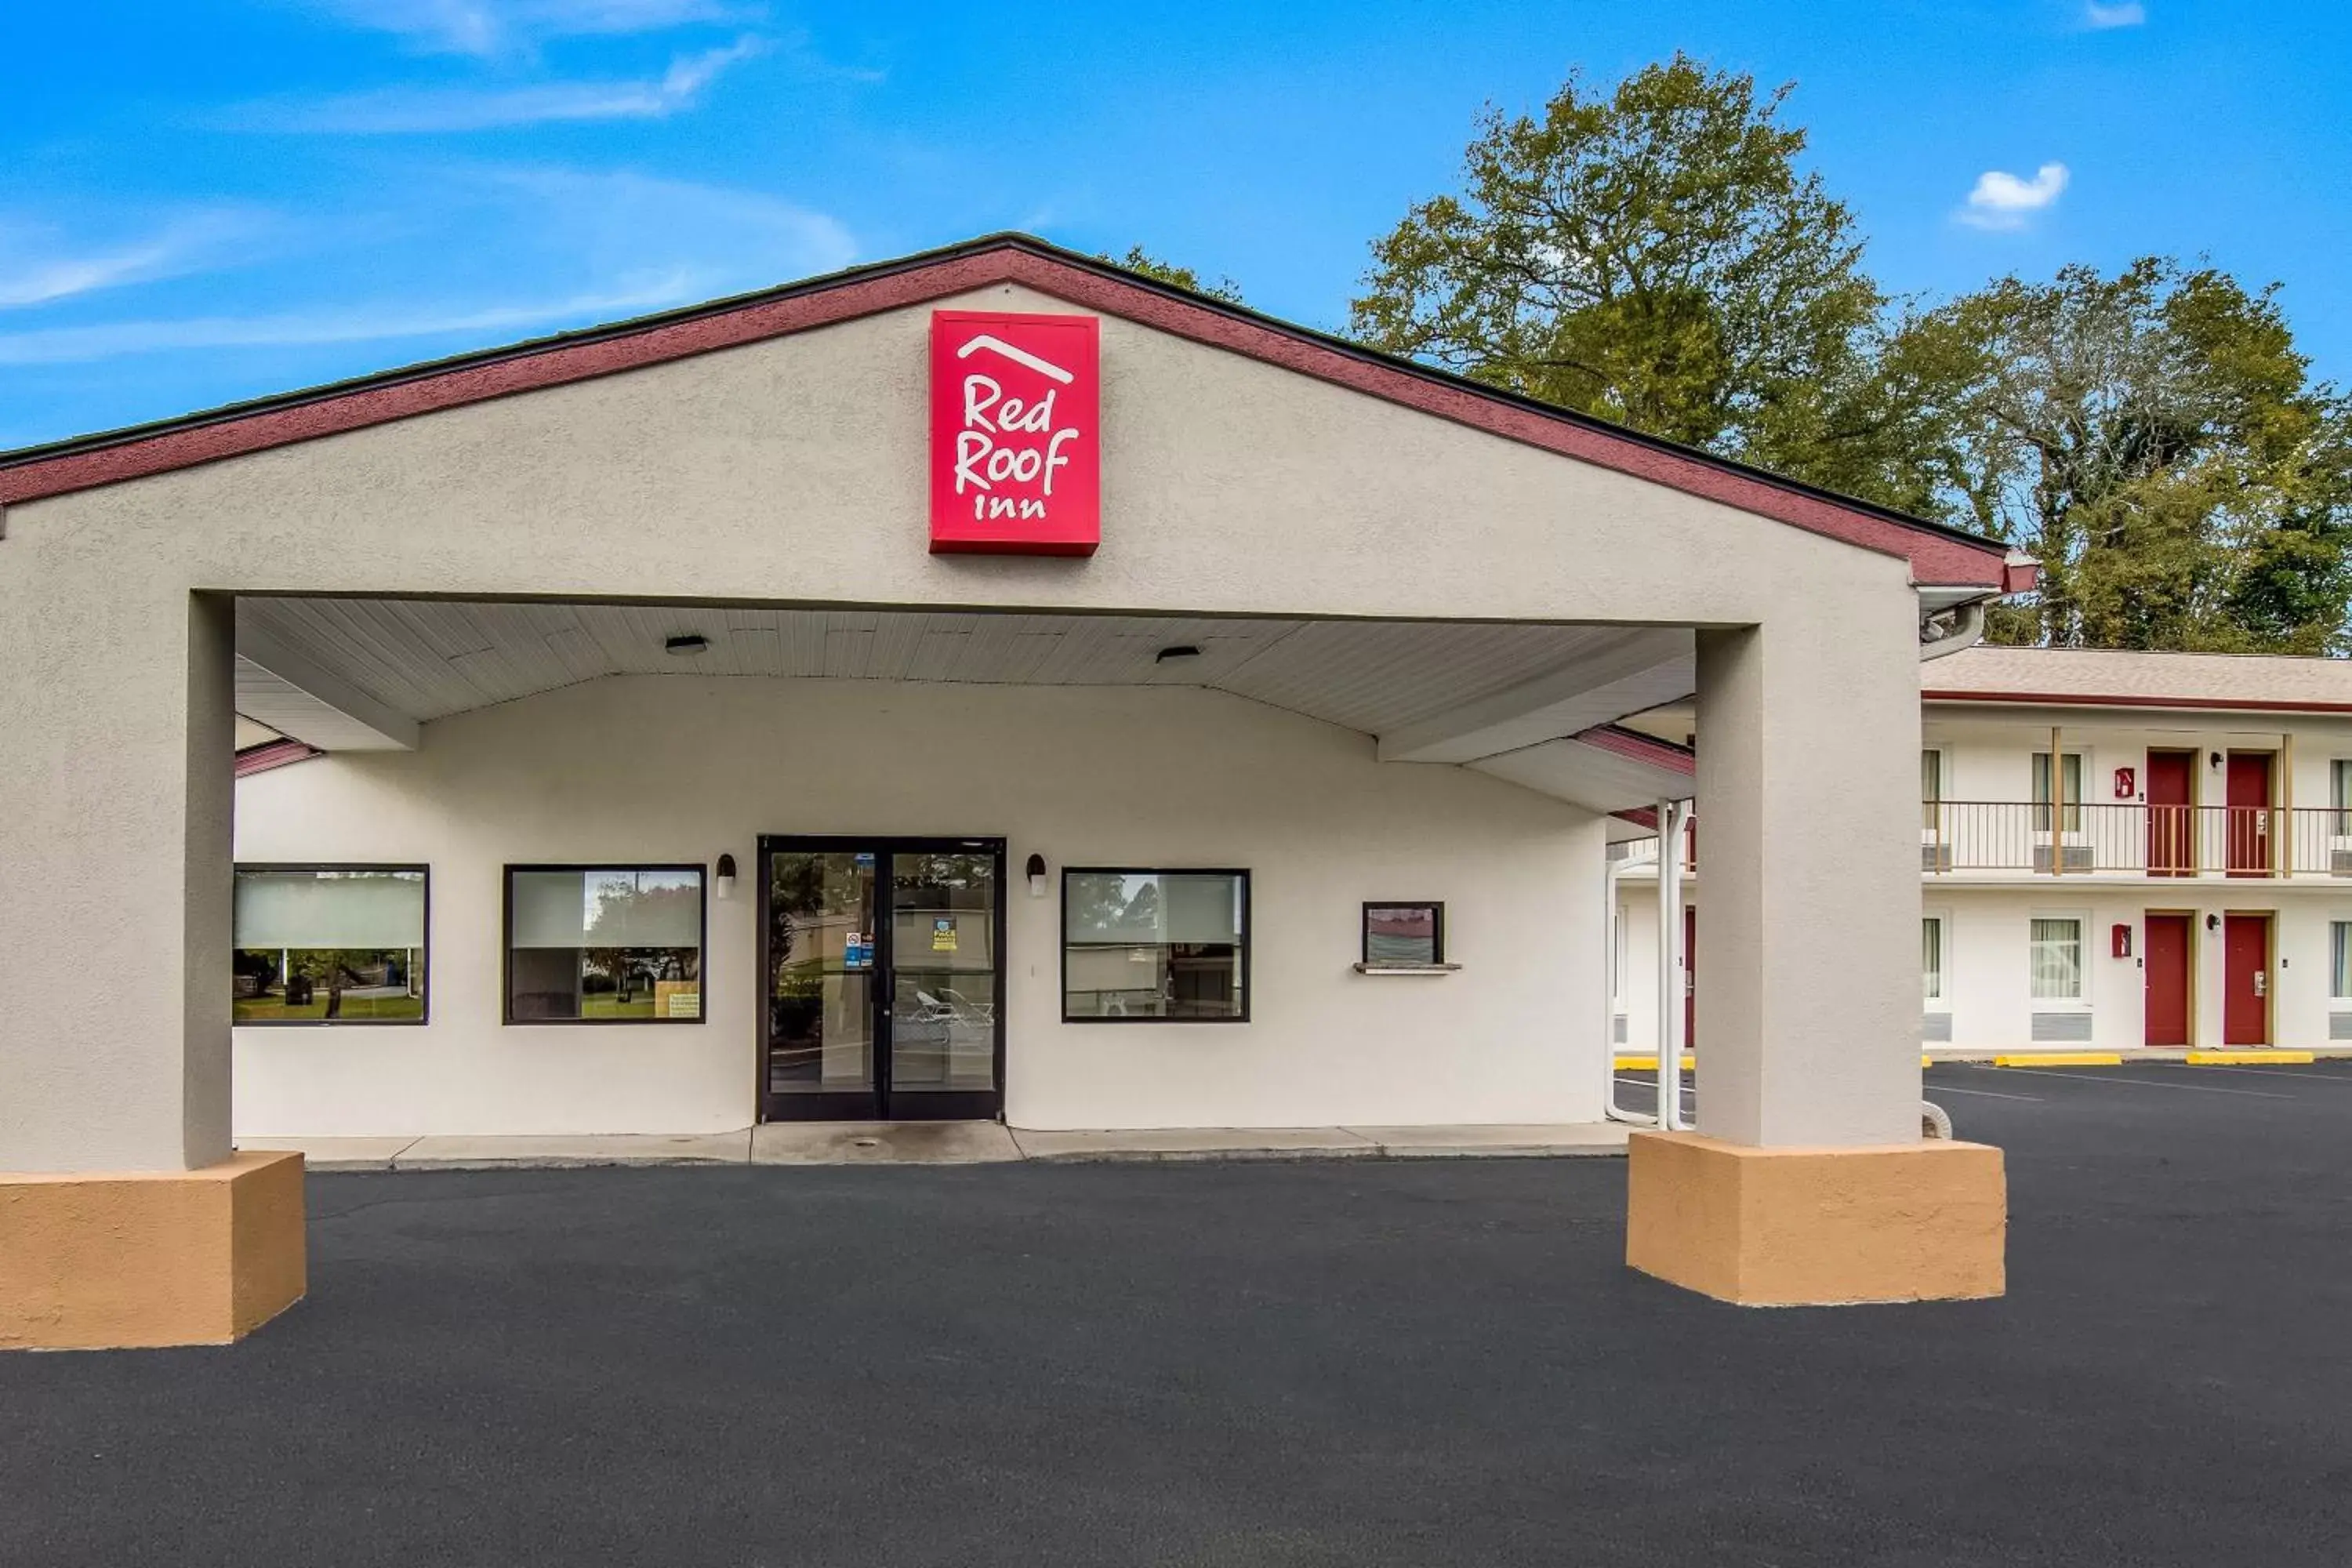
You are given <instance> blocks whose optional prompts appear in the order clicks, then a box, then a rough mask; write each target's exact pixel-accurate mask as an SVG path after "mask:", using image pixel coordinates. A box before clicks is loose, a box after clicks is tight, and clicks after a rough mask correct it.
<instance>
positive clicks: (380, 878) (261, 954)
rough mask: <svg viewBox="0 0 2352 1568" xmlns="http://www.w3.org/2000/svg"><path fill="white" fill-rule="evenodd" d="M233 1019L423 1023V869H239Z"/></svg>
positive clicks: (253, 1021) (232, 967)
mask: <svg viewBox="0 0 2352 1568" xmlns="http://www.w3.org/2000/svg"><path fill="white" fill-rule="evenodd" d="M232 918H233V925H232V928H231V929H232V931H233V933H234V934H233V936H232V939H231V940H232V942H233V945H234V951H233V952H231V954H230V958H229V968H230V975H231V980H230V987H231V989H230V1004H229V1016H230V1017H231V1018H232V1019H233V1020H234V1021H235V1022H236V1023H239V1024H421V1023H423V1022H425V868H424V867H422V866H239V867H238V868H236V905H235V914H234V916H233V917H232Z"/></svg>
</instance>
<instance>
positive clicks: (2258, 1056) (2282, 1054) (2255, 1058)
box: [2187, 1049, 2319, 1068]
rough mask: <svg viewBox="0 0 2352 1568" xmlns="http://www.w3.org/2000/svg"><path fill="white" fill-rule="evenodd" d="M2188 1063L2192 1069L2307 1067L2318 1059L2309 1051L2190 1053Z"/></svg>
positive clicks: (2265, 1050)
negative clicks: (2262, 1064) (2268, 1064)
mask: <svg viewBox="0 0 2352 1568" xmlns="http://www.w3.org/2000/svg"><path fill="white" fill-rule="evenodd" d="M2187 1059H2188V1062H2189V1066H2190V1067H2193V1068H2218V1067H2232V1066H2235V1065H2237V1064H2238V1063H2241V1062H2256V1063H2260V1062H2276V1063H2278V1064H2279V1065H2280V1066H2281V1067H2307V1066H2309V1065H2310V1064H2311V1063H2313V1062H2315V1061H2316V1060H2318V1059H2319V1058H2316V1057H2315V1056H2313V1055H2312V1054H2311V1053H2310V1052H2309V1051H2273V1050H2269V1049H2263V1050H2254V1051H2191V1052H2189V1056H2188V1058H2187Z"/></svg>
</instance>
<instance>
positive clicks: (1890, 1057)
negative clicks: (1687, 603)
mask: <svg viewBox="0 0 2352 1568" xmlns="http://www.w3.org/2000/svg"><path fill="white" fill-rule="evenodd" d="M1905 597H1906V599H1907V597H1908V595H1905ZM1892 610H1893V614H1891V615H1888V616H1884V617H1882V618H1883V619H1884V620H1885V623H1886V624H1885V625H1881V626H1851V625H1844V624H1832V623H1831V622H1830V621H1828V620H1827V619H1826V618H1824V619H1791V620H1790V621H1788V622H1784V623H1780V624H1776V625H1774V626H1769V627H1765V626H1748V627H1742V628H1739V629H1737V630H1732V631H1706V632H1701V633H1700V634H1699V636H1698V714H1699V718H1698V733H1699V737H1700V739H1699V746H1698V802H1699V821H1700V826H1699V841H1700V846H1701V851H1702V853H1703V854H1704V856H1705V858H1706V859H1705V865H1704V868H1703V869H1702V870H1701V872H1700V875H1701V877H1702V878H1703V879H1704V882H1705V886H1706V915H1705V916H1704V918H1703V919H1702V920H1701V921H1699V929H1698V963H1697V966H1696V973H1697V979H1698V997H1697V1012H1698V1016H1700V1017H1701V1018H1703V1019H1705V1020H1706V1023H1705V1024H1704V1026H1702V1027H1703V1029H1704V1035H1703V1037H1704V1039H1705V1040H1706V1092H1705V1093H1704V1094H1702V1095H1701V1096H1700V1100H1699V1131H1702V1132H1706V1133H1708V1134H1710V1135H1712V1136H1714V1137H1717V1138H1721V1139H1724V1140H1726V1141H1727V1142H1734V1143H1750V1144H1757V1145H1761V1146H1767V1147H1769V1146H1780V1145H1787V1146H1793V1145H1803V1144H1821V1145H1831V1144H1853V1143H1887V1142H1903V1141H1906V1140H1910V1139H1916V1137H1917V1136H1918V1135H1919V1104H1918V1102H1919V1051H1918V1044H1919V1012H1920V992H1919V934H1918V930H1917V916H1916V910H1917V909H1918V905H1919V851H1918V847H1917V844H1918V837H1919V833H1918V826H1919V799H1918V796H1919V777H1918V760H1917V752H1918V750H1919V680H1918V675H1917V665H1916V653H1915V648H1916V642H1917V637H1916V633H1915V632H1914V631H1913V630H1912V621H1911V612H1910V608H1909V606H1908V605H1907V604H1905V603H1902V602H1899V601H1898V602H1896V603H1895V604H1894V605H1892ZM1906 912H1907V913H1908V915H1909V918H1907V919H1906Z"/></svg>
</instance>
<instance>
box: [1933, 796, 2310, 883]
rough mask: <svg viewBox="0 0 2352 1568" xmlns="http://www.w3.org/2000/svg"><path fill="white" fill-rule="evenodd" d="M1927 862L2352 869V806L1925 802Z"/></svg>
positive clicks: (2123, 868)
mask: <svg viewBox="0 0 2352 1568" xmlns="http://www.w3.org/2000/svg"><path fill="white" fill-rule="evenodd" d="M1919 868H1920V869H1921V870H1923V871H1927V872H1933V873H1937V874H1945V873H1952V872H1969V871H1976V872H1984V871H2023V872H2030V873H2035V874H2039V875H2045V876H2053V877H2073V876H2096V875H2099V874H2101V873H2105V874H2107V875H2111V876H2114V875H2120V876H2130V877H2252V878H2264V877H2270V878H2276V877H2352V811H2332V810H2328V809H2326V808H2325V807H2312V806H2305V807H2297V808H2293V809H2290V808H2288V807H2286V806H2283V805H2139V804H2137V803H2130V804H2113V803H2107V802H2098V801H2085V802H2083V803H2081V804H2079V805H2078V804H2074V803H2069V804H2067V805H2057V806H2053V805H2039V804H2033V803H2029V802H2021V801H1981V800H1944V801H1927V802H1924V803H1923V804H1922V805H1921V807H1920V827H1919Z"/></svg>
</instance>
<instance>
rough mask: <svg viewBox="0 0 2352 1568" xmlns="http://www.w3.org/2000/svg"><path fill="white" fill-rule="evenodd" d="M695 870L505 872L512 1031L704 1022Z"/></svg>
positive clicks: (699, 876)
mask: <svg viewBox="0 0 2352 1568" xmlns="http://www.w3.org/2000/svg"><path fill="white" fill-rule="evenodd" d="M702 914H703V910H702V868H700V867H677V866H671V867H642V868H638V867H633V868H574V867H563V868H537V867H534V868H512V867H510V868H508V871H507V930H508V933H509V939H508V951H507V1017H508V1021H509V1022H510V1023H538V1022H583V1023H671V1022H698V1021H699V1020H700V1019H701V1017H702V945H703V940H702Z"/></svg>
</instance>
